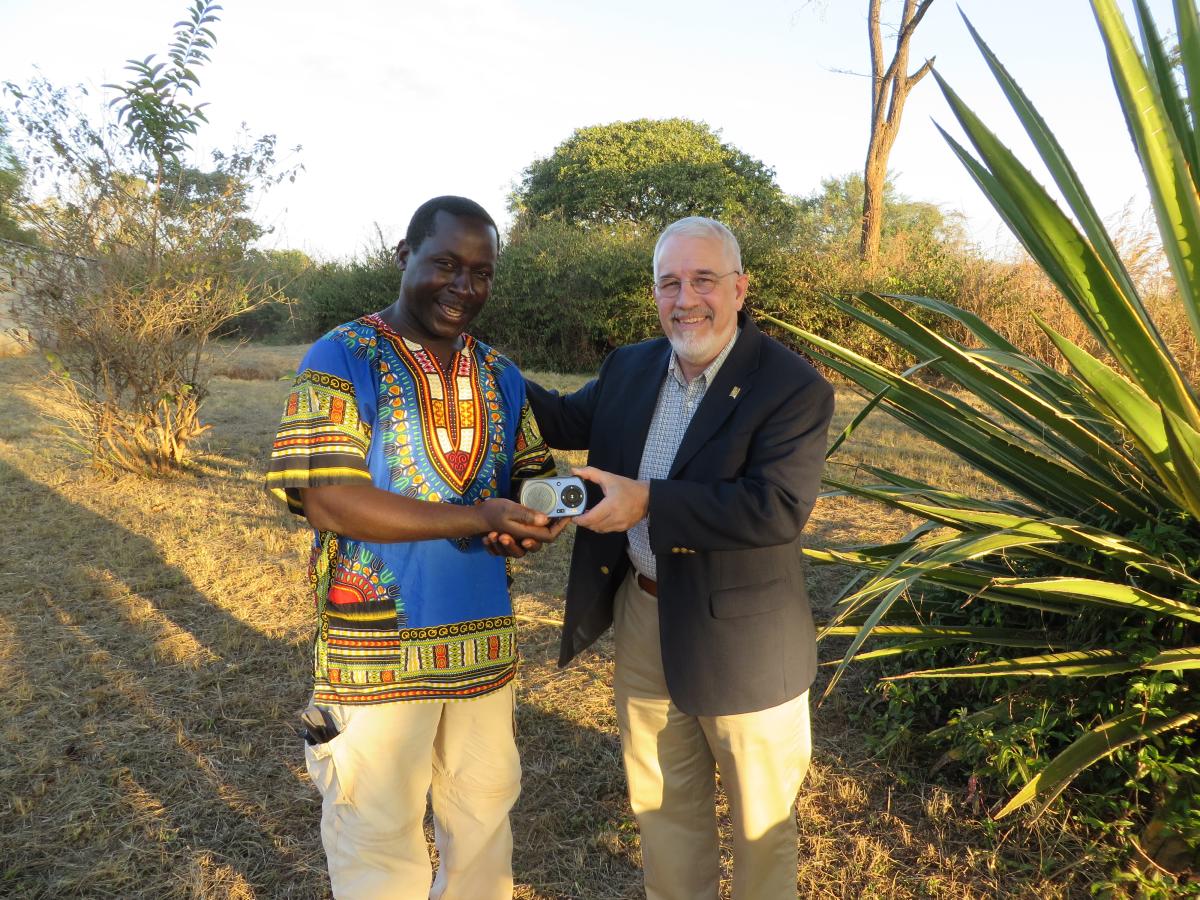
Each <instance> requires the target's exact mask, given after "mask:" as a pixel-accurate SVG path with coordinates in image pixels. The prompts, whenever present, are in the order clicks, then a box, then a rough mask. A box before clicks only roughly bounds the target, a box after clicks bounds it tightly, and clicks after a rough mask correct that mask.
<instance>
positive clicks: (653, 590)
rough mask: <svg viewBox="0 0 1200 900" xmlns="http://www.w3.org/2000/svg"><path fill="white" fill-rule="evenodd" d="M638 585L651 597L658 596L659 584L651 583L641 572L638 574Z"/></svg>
mask: <svg viewBox="0 0 1200 900" xmlns="http://www.w3.org/2000/svg"><path fill="white" fill-rule="evenodd" d="M637 583H638V587H640V588H641V589H642V590H643V591H645V592H646V593H647V594H649V595H650V596H651V597H657V596H658V582H657V581H651V580H650V579H649V578H647V577H646V576H645V575H643V574H642V573H641V572H638V573H637Z"/></svg>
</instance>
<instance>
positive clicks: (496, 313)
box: [472, 222, 658, 372]
mask: <svg viewBox="0 0 1200 900" xmlns="http://www.w3.org/2000/svg"><path fill="white" fill-rule="evenodd" d="M656 237H657V235H654V234H649V233H646V232H644V231H638V230H637V229H635V228H633V227H632V226H620V227H614V228H611V229H582V228H578V227H576V226H574V225H569V224H566V223H563V222H542V223H539V224H538V225H536V226H535V227H532V228H521V227H518V228H514V230H513V231H512V233H510V235H509V237H508V240H507V241H506V242H505V244H504V247H503V249H502V250H501V253H500V260H499V263H498V265H497V267H496V280H495V286H494V287H493V289H492V297H491V299H490V300H489V301H488V304H487V306H486V307H484V310H483V313H482V314H481V315H480V317H479V319H478V320H477V322H476V323H475V325H474V326H473V327H472V331H473V332H474V333H475V334H477V335H478V336H479V337H480V338H481V339H483V340H485V341H487V342H489V343H491V344H494V345H495V346H496V347H498V348H499V349H500V350H501V351H503V352H504V353H507V354H509V355H511V356H512V357H513V358H514V359H516V360H517V361H518V362H519V363H520V364H521V365H522V366H524V367H527V368H544V369H552V370H555V371H560V372H588V371H595V369H596V368H597V367H598V366H599V364H600V360H602V359H603V358H604V355H605V354H606V353H607V352H608V351H609V350H611V349H612V348H613V347H617V346H620V345H622V344H626V343H631V342H635V341H639V340H642V339H644V338H646V337H649V336H651V335H652V334H654V333H655V331H656V329H657V323H658V318H657V315H656V313H655V308H654V300H653V297H652V295H651V292H650V282H651V280H652V277H651V274H650V256H651V253H652V251H653V249H654V240H655V238H656Z"/></svg>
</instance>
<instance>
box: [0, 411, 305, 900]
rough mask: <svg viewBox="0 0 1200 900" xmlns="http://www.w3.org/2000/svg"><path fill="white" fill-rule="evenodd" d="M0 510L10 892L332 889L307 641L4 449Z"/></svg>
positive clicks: (3, 835)
mask: <svg viewBox="0 0 1200 900" xmlns="http://www.w3.org/2000/svg"><path fill="white" fill-rule="evenodd" d="M8 405H9V406H11V404H8ZM0 516H3V519H4V521H6V522H8V523H9V526H8V529H7V533H6V534H5V535H3V536H0V559H3V560H4V562H3V563H2V564H0V594H3V596H4V597H5V604H4V606H3V608H2V609H0V629H2V631H0V648H2V649H0V672H3V678H4V681H5V689H4V693H3V698H2V699H0V712H3V719H4V721H3V730H2V732H0V738H2V741H3V749H0V781H2V782H3V783H4V784H5V786H6V788H7V790H8V791H9V798H8V799H9V802H8V803H7V804H6V805H5V806H3V807H0V860H2V865H0V894H4V895H6V896H13V895H15V896H31V897H40V896H67V895H81V894H84V895H88V896H120V897H166V896H186V895H190V896H214V897H215V896H253V895H254V892H256V891H261V892H262V894H260V895H268V896H284V895H287V896H320V895H322V894H323V893H324V886H323V883H322V882H323V875H322V873H321V860H320V858H319V841H318V840H317V835H316V824H317V821H316V804H315V799H314V798H312V797H311V788H310V787H309V786H308V785H307V784H306V783H303V782H302V780H301V778H300V775H299V771H300V765H301V763H300V760H301V753H300V747H299V741H298V739H297V738H296V737H295V735H294V733H293V732H292V731H291V730H290V727H289V725H290V723H289V722H288V720H289V719H290V718H291V714H292V713H291V711H292V710H294V709H295V708H297V707H298V706H299V705H300V704H301V702H302V700H303V696H302V694H298V693H297V691H296V690H295V689H293V688H294V686H302V685H303V684H304V683H305V679H304V677H303V674H302V667H303V665H304V654H303V653H302V652H301V653H298V652H297V648H296V647H295V646H294V645H290V644H288V643H287V642H284V641H277V640H272V639H269V638H266V637H264V636H263V635H262V634H260V633H259V632H257V631H256V630H254V629H253V628H252V627H250V626H249V625H247V624H245V623H243V622H242V621H240V620H239V619H237V618H236V617H234V616H232V615H231V614H230V613H229V612H227V611H226V610H224V609H222V608H221V607H220V606H219V605H217V604H216V603H215V602H213V601H210V600H209V598H207V597H206V596H205V595H204V594H203V593H202V592H201V591H200V590H198V589H197V588H196V587H195V586H194V585H193V584H192V583H191V581H190V579H189V577H188V575H187V574H186V573H185V572H184V571H182V570H181V569H179V568H177V567H175V566H173V565H171V564H169V563H168V562H166V561H165V560H164V559H163V558H162V557H161V555H160V553H159V551H158V549H157V548H156V547H155V545H154V543H153V542H152V541H151V540H149V539H147V538H146V537H143V536H142V535H139V534H136V533H134V532H131V531H130V530H128V529H126V528H124V527H122V526H120V525H117V524H115V523H113V522H112V521H110V520H108V519H106V518H104V517H103V516H101V515H99V514H97V513H95V512H93V511H91V510H88V509H86V508H83V507H82V506H80V505H78V504H75V503H72V502H71V501H70V500H68V499H66V498H64V497H63V496H62V495H60V494H59V493H57V492H56V491H54V490H53V489H51V488H49V487H46V486H44V485H42V484H39V483H37V482H35V481H32V480H30V479H29V478H28V477H26V475H25V474H24V473H22V472H21V471H20V470H18V469H17V468H14V467H13V466H11V465H8V464H6V463H4V462H3V461H0Z"/></svg>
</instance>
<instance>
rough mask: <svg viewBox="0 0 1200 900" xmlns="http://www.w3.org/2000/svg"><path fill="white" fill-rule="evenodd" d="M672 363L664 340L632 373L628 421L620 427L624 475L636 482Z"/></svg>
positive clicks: (628, 390)
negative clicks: (660, 395)
mask: <svg viewBox="0 0 1200 900" xmlns="http://www.w3.org/2000/svg"><path fill="white" fill-rule="evenodd" d="M670 360H671V345H670V344H669V343H668V342H667V341H666V340H665V339H663V341H662V347H661V348H659V349H657V350H653V349H652V350H651V351H650V352H648V353H647V354H646V359H645V362H644V364H643V365H641V366H638V367H637V368H635V369H632V370H630V372H629V381H628V382H627V384H626V390H625V396H626V397H627V398H628V403H627V404H626V406H625V413H626V415H625V419H624V421H623V422H621V423H619V424H618V425H617V427H618V428H620V429H621V435H622V440H621V471H620V472H619V473H618V474H620V475H624V476H626V477H627V478H637V474H638V467H639V466H640V465H641V462H642V451H643V450H644V449H645V447H646V435H647V434H649V433H650V420H651V419H652V418H654V407H655V406H656V405H657V403H658V391H659V387H660V386H661V385H662V380H663V378H664V377H666V374H667V364H668V363H669V362H670Z"/></svg>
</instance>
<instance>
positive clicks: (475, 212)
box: [404, 194, 500, 253]
mask: <svg viewBox="0 0 1200 900" xmlns="http://www.w3.org/2000/svg"><path fill="white" fill-rule="evenodd" d="M439 212H447V213H450V215H452V216H460V217H462V218H464V219H478V220H479V221H480V222H484V223H486V224H488V225H491V226H492V230H494V231H495V232H496V236H497V238H499V236H500V229H499V228H497V227H496V223H495V221H494V220H493V219H492V217H491V216H489V215H488V212H487V210H486V209H484V208H483V207H482V206H480V205H479V204H478V203H476V202H475V201H474V200H468V199H467V198H466V197H455V196H453V195H449V194H448V195H446V196H445V197H434V198H433V199H432V200H426V201H425V202H424V203H422V204H421V205H420V206H418V207H417V211H416V212H415V213H413V217H412V220H411V221H410V222H409V223H408V232H407V233H406V234H405V235H404V241H405V243H407V244H408V249H409V250H410V251H412V252H414V253H415V252H416V251H417V248H418V247H420V246H421V244H422V242H424V240H425V238H427V237H429V236H430V235H431V234H433V220H434V218H436V216H437V214H438V213H439Z"/></svg>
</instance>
